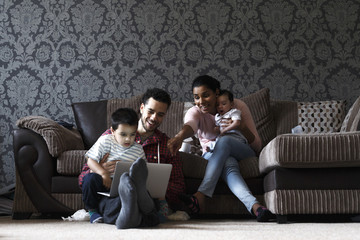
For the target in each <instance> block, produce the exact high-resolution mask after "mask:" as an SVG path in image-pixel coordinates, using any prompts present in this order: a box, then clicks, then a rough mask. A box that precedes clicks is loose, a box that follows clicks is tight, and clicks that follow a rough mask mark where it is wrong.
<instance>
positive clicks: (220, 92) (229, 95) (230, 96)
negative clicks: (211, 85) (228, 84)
mask: <svg viewBox="0 0 360 240" xmlns="http://www.w3.org/2000/svg"><path fill="white" fill-rule="evenodd" d="M222 95H226V96H227V97H228V98H229V101H230V102H233V101H234V94H232V92H230V91H228V90H225V89H222V90H220V91H219V96H222Z"/></svg>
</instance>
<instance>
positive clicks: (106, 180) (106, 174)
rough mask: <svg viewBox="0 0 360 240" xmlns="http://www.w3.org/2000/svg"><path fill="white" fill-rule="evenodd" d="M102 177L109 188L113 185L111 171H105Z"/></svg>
mask: <svg viewBox="0 0 360 240" xmlns="http://www.w3.org/2000/svg"><path fill="white" fill-rule="evenodd" d="M101 177H102V179H103V184H104V186H105V187H106V188H107V189H110V186H111V181H112V180H111V177H110V174H109V173H104V174H102V175H101Z"/></svg>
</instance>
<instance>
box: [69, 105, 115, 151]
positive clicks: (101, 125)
mask: <svg viewBox="0 0 360 240" xmlns="http://www.w3.org/2000/svg"><path fill="white" fill-rule="evenodd" d="M106 105H107V100H103V101H96V102H79V103H73V104H71V106H72V109H73V112H74V117H75V122H76V126H77V128H78V129H79V132H80V134H81V136H82V138H83V141H84V145H85V149H89V148H90V147H91V146H92V145H93V144H94V143H95V142H96V140H97V139H98V138H99V137H100V136H101V134H102V133H103V132H104V131H105V130H106V129H107V127H108V126H107V123H106V117H107V115H106Z"/></svg>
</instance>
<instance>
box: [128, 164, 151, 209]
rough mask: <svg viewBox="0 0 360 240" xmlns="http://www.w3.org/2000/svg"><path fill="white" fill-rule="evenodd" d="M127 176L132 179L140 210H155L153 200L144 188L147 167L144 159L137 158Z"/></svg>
mask: <svg viewBox="0 0 360 240" xmlns="http://www.w3.org/2000/svg"><path fill="white" fill-rule="evenodd" d="M129 176H130V177H131V179H132V180H133V181H134V184H135V187H136V193H137V197H138V204H139V208H140V211H141V212H142V213H144V214H149V213H151V212H153V211H154V210H156V208H155V203H154V200H153V199H152V198H151V196H150V195H149V193H148V191H147V189H146V180H147V177H148V169H147V166H146V162H145V160H144V159H142V158H139V159H137V160H136V161H135V162H134V163H133V164H132V165H131V167H130V172H129Z"/></svg>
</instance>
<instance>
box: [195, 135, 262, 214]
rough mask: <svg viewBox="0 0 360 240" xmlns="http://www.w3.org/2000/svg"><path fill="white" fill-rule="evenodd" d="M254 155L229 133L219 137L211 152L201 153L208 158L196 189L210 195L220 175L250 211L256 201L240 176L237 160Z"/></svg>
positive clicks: (248, 146) (246, 145)
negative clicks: (201, 179) (203, 173)
mask: <svg viewBox="0 0 360 240" xmlns="http://www.w3.org/2000/svg"><path fill="white" fill-rule="evenodd" d="M254 156H256V154H255V152H254V150H253V149H252V148H251V147H250V145H249V144H247V143H244V142H242V141H239V140H238V139H237V138H234V137H232V136H230V135H224V136H222V137H220V138H219V139H218V141H217V143H216V145H215V148H214V150H213V152H206V153H204V154H203V157H204V158H205V159H207V160H208V164H207V166H206V171H205V176H204V178H203V181H202V183H201V185H200V186H199V189H198V191H199V192H201V193H203V194H205V195H206V196H208V197H212V195H213V193H214V190H215V187H216V184H217V182H218V180H219V178H220V175H221V177H222V178H223V179H224V181H225V182H226V183H227V185H228V186H229V188H230V190H231V191H232V192H233V193H234V194H235V196H236V197H237V198H238V199H239V200H240V201H241V202H242V203H243V204H244V205H245V207H246V208H247V210H248V211H249V212H250V213H252V211H251V208H252V206H253V205H254V204H255V203H258V201H257V200H256V198H255V197H254V196H253V195H252V193H251V192H250V190H249V188H248V186H247V185H246V183H245V181H244V179H243V177H242V176H241V174H240V170H239V164H238V161H240V160H241V159H245V158H248V157H254Z"/></svg>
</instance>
